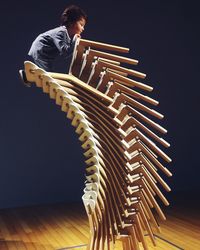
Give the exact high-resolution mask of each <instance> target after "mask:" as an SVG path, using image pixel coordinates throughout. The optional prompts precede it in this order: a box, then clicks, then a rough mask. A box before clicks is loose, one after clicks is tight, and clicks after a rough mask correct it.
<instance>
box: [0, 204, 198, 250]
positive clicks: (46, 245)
mask: <svg viewBox="0 0 200 250" xmlns="http://www.w3.org/2000/svg"><path fill="white" fill-rule="evenodd" d="M183 204H184V203H183ZM165 212H166V215H167V221H165V222H160V224H161V228H162V233H161V234H157V233H156V238H157V245H158V246H157V247H156V248H155V247H153V246H152V244H151V242H150V240H149V239H148V242H149V250H153V249H154V250H178V249H184V250H200V212H199V208H191V206H188V207H186V206H184V205H179V206H174V207H172V208H170V209H167V210H165ZM88 237H89V227H88V222H87V216H86V215H85V210H84V208H83V206H82V205H81V204H73V205H67V204H56V205H48V206H47V205H46V206H32V207H26V208H14V209H2V210H0V250H4V249H5V250H8V249H9V250H10V249H11V250H26V249H28V250H32V249H34V250H35V249H38V250H40V249H41V250H45V249H46V250H50V249H51V250H53V249H54V250H55V249H73V248H71V247H73V246H78V247H77V248H74V249H79V250H81V249H82V250H85V249H86V244H87V242H88ZM146 238H148V236H147V237H146ZM161 238H162V239H161ZM163 239H164V240H163ZM169 242H171V243H173V244H174V245H171V244H170V243H169ZM176 246H177V247H176ZM178 247H179V248H178ZM115 249H116V250H120V249H121V246H120V242H119V243H118V244H117V245H116V248H115ZM141 249H142V248H141Z"/></svg>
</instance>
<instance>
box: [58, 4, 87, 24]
mask: <svg viewBox="0 0 200 250" xmlns="http://www.w3.org/2000/svg"><path fill="white" fill-rule="evenodd" d="M81 18H84V19H85V21H87V19H88V17H87V15H86V13H85V12H84V11H83V10H82V9H81V8H80V7H78V6H76V5H70V6H68V7H67V8H66V9H65V10H64V11H63V13H62V15H61V18H60V21H61V25H65V26H66V27H69V26H70V25H71V24H73V23H75V22H77V21H79V20H80V19H81Z"/></svg>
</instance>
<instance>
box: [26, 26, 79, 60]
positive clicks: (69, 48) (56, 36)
mask: <svg viewBox="0 0 200 250" xmlns="http://www.w3.org/2000/svg"><path fill="white" fill-rule="evenodd" d="M75 38H76V36H74V38H73V40H72V39H71V38H70V37H69V34H68V31H67V28H66V27H65V26H60V27H57V28H54V29H51V30H49V31H46V32H45V33H42V34H40V35H39V36H38V37H37V38H36V39H35V40H34V41H33V43H32V46H31V48H30V50H29V52H28V55H29V56H31V57H32V58H33V59H34V60H38V59H39V60H41V61H46V62H48V63H52V61H53V60H54V59H55V58H56V57H57V56H58V55H64V56H66V57H67V56H70V55H71V54H72V52H73V47H74V44H75Z"/></svg>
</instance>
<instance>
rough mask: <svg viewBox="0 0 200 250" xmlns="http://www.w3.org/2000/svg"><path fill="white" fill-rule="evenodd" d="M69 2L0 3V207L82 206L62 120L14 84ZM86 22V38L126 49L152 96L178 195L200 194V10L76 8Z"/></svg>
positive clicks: (164, 4) (186, 5) (181, 5)
mask: <svg viewBox="0 0 200 250" xmlns="http://www.w3.org/2000/svg"><path fill="white" fill-rule="evenodd" d="M69 3H72V2H68V1H47V0H43V1H39V0H35V1H32V2H31V1H25V0H24V1H14V2H12V4H11V3H10V2H9V1H7V2H5V1H4V2H2V4H1V15H0V18H1V20H0V21H1V22H0V25H1V83H0V84H1V98H0V102H1V103H0V104H1V105H0V107H1V121H0V156H1V157H0V208H3V207H12V206H23V205H30V204H39V203H53V202H59V201H77V200H81V195H82V188H83V186H84V166H85V165H84V158H83V156H82V152H81V147H80V143H79V141H78V137H77V135H76V134H75V133H74V129H73V127H71V125H70V122H69V121H68V120H67V119H66V118H65V114H64V113H62V112H60V111H59V107H58V106H56V105H55V104H54V101H52V100H50V99H49V97H48V96H45V94H43V93H42V92H41V90H40V89H37V88H25V87H24V86H23V85H22V84H21V82H20V81H19V79H18V69H19V68H22V67H23V61H24V60H26V54H27V51H28V49H29V47H30V45H31V42H32V40H33V39H34V38H35V37H36V35H38V34H39V33H41V32H43V31H45V30H48V29H50V28H53V27H55V26H56V25H58V24H59V15H60V13H61V12H62V10H63V9H64V7H65V6H66V5H68V4H69ZM73 3H75V4H78V5H80V6H81V7H82V8H83V9H85V11H86V12H87V13H88V15H89V22H88V24H87V26H86V29H85V33H84V35H83V37H84V38H88V39H91V40H96V41H102V42H107V43H112V44H116V45H122V46H127V47H129V48H131V52H130V57H132V58H135V59H138V60H139V61H140V63H139V65H138V66H137V67H134V69H137V70H140V71H141V72H144V73H147V79H146V80H145V83H148V84H150V85H152V86H153V87H154V92H153V93H152V94H151V97H153V98H155V99H158V100H159V101H160V105H159V107H158V111H160V112H161V113H163V114H165V119H164V120H163V121H161V123H160V124H161V125H163V126H164V127H166V128H167V129H168V131H169V133H168V135H167V136H166V137H165V139H166V140H168V141H169V142H170V143H171V145H172V146H171V148H170V149H169V150H167V151H166V152H167V153H168V155H170V156H171V157H172V158H173V163H172V164H170V166H169V168H170V170H171V171H172V172H173V173H174V176H173V177H172V178H171V179H170V180H168V183H169V184H170V185H171V186H172V188H173V190H174V192H175V191H188V192H196V191H199V190H200V182H199V175H200V164H199V162H200V161H199V157H198V156H199V148H200V147H199V141H200V132H199V129H200V115H199V109H200V104H199V100H200V85H199V77H198V71H199V44H200V43H199V42H200V41H199V20H198V19H199V13H198V6H197V5H198V1H193V0H192V1H181V0H179V1H178V0H173V1H157V0H155V1H148V0H146V1H133V0H132V1H91V0H89V1H74V2H73Z"/></svg>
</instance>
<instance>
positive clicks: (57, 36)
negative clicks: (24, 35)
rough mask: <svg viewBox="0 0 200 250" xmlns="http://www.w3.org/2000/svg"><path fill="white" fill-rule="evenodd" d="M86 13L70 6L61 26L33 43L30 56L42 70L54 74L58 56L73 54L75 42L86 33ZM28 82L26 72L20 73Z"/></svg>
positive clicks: (62, 16) (41, 35)
mask: <svg viewBox="0 0 200 250" xmlns="http://www.w3.org/2000/svg"><path fill="white" fill-rule="evenodd" d="M87 19H88V18H87V15H86V13H85V12H84V11H83V10H82V9H81V8H80V7H78V6H75V5H70V6H68V7H67V8H66V9H65V10H64V11H63V13H62V15H61V18H60V20H61V25H60V26H59V27H56V28H54V29H51V30H48V31H46V32H44V33H42V34H40V35H39V36H38V37H37V38H36V39H35V40H34V41H33V43H32V45H31V48H30V50H29V52H28V55H29V56H30V57H31V59H32V60H33V62H34V63H35V64H36V65H37V66H38V67H40V68H42V69H44V70H46V71H49V72H52V71H53V63H54V60H55V58H56V57H57V56H59V55H62V56H64V57H68V56H70V55H71V54H72V52H73V48H74V44H75V41H76V39H77V37H80V35H81V33H82V32H83V31H84V27H85V24H86V21H87ZM19 73H20V76H21V78H22V79H23V81H24V82H26V76H25V72H24V71H23V70H20V71H19Z"/></svg>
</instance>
